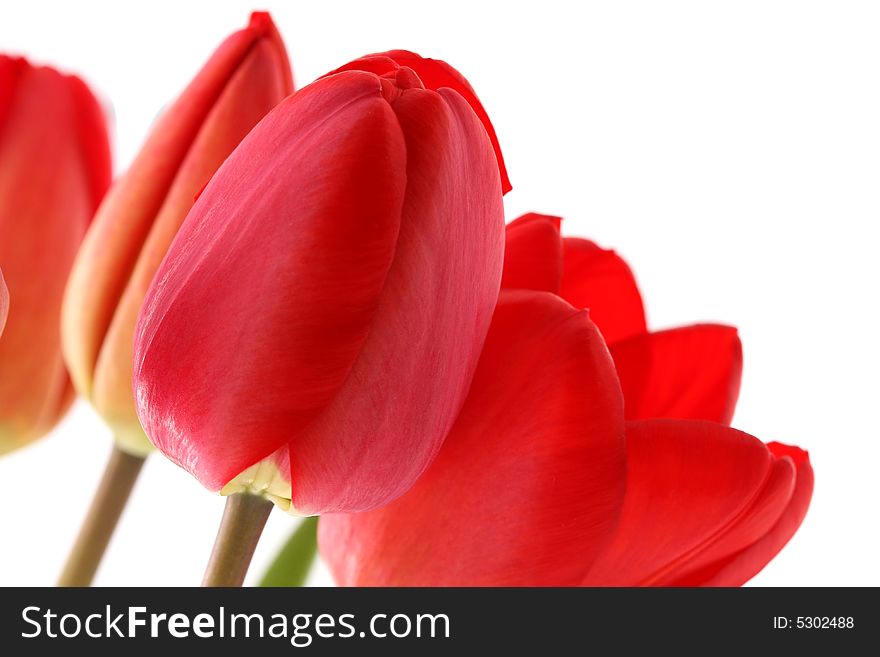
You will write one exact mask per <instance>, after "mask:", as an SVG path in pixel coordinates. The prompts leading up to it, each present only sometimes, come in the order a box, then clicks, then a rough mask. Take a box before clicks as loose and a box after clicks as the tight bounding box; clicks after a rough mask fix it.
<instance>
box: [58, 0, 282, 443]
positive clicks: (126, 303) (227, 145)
mask: <svg viewBox="0 0 880 657" xmlns="http://www.w3.org/2000/svg"><path fill="white" fill-rule="evenodd" d="M292 87H293V82H292V78H291V72H290V65H289V63H288V60H287V54H286V51H285V49H284V45H283V43H282V42H281V37H280V35H279V34H278V31H277V30H276V28H275V26H274V24H273V23H272V20H271V19H270V18H269V15H268V14H265V13H255V14H253V16H252V17H251V21H250V24H249V25H248V26H247V27H246V28H244V29H243V30H241V31H239V32H236V33H235V34H233V35H232V36H230V37H229V38H228V39H227V40H226V41H225V42H224V43H223V44H221V45H220V47H219V48H218V49H217V51H216V52H215V53H214V54H213V56H212V57H211V59H210V60H209V61H208V62H207V64H205V66H204V68H202V70H201V71H200V72H199V73H198V75H196V77H195V78H194V79H193V80H192V82H190V84H189V86H188V87H187V88H186V89H185V90H184V91H183V93H182V94H181V95H180V97H179V98H178V99H177V101H176V102H175V103H174V104H173V105H171V106H170V107H169V108H168V110H167V111H165V112H164V114H163V115H162V116H161V118H160V119H159V120H158V121H157V123H156V125H155V127H154V128H153V130H152V132H151V133H150V136H149V137H148V138H147V141H146V142H145V144H144V146H143V148H142V149H141V151H140V153H139V154H138V155H137V157H136V158H135V160H134V162H133V163H132V165H131V167H130V168H129V169H128V171H127V172H126V173H125V174H124V175H123V176H122V177H121V178H120V179H119V180H118V181H117V182H116V183H115V184H114V185H113V187H112V189H111V190H110V192H109V193H108V195H107V199H106V200H105V201H104V203H103V204H102V205H101V208H100V209H99V211H98V213H97V216H96V217H95V221H94V224H93V226H92V228H91V229H90V230H89V233H88V235H87V236H86V239H85V241H84V243H83V247H82V250H81V251H80V253H79V256H78V257H77V260H76V264H75V265H74V268H73V272H72V274H71V278H70V283H69V285H68V287H67V292H66V295H65V299H64V311H63V324H62V336H63V348H64V357H65V360H66V361H67V364H68V367H69V368H70V372H71V376H72V378H73V382H74V385H75V387H76V389H77V391H78V392H79V393H80V394H81V395H83V396H85V397H86V398H88V399H89V401H90V402H91V403H92V405H93V406H94V407H95V409H96V410H97V411H98V413H100V414H101V416H102V417H103V418H104V420H105V421H106V422H107V423H108V424H109V425H110V427H111V428H112V429H113V431H114V434H115V436H116V439H117V446H118V447H120V448H121V449H123V450H125V451H127V452H129V453H132V454H137V455H145V454H146V453H148V452H149V451H150V449H151V446H150V443H149V441H148V440H147V438H146V436H145V435H144V433H143V430H142V429H141V427H140V424H139V423H138V419H137V415H136V413H135V409H134V399H133V397H132V392H131V360H132V346H131V345H132V340H133V335H134V324H135V320H136V318H137V313H138V310H139V309H140V306H141V302H142V301H143V298H144V294H145V293H146V290H147V287H148V285H149V283H150V281H151V280H152V278H153V275H154V274H155V272H156V269H157V268H158V266H159V263H160V262H161V261H162V258H163V257H164V256H165V253H166V251H167V250H168V247H169V245H170V244H171V242H172V240H173V239H174V237H175V235H176V234H177V232H178V230H179V228H180V225H181V223H182V222H183V220H184V218H185V217H186V213H187V212H188V211H189V209H190V207H191V206H192V203H193V199H194V197H195V196H196V195H197V194H198V193H199V191H200V190H201V189H202V188H203V187H204V185H205V183H206V182H207V181H208V180H209V179H210V178H211V176H212V175H213V174H214V172H215V171H216V170H217V168H218V167H219V166H220V164H221V163H222V162H223V160H225V159H226V157H227V156H228V155H229V153H231V152H232V150H233V149H234V148H235V147H236V146H237V145H238V143H239V142H240V141H241V139H242V137H244V136H245V135H246V134H247V133H248V132H249V131H250V129H251V128H252V127H253V126H254V125H255V124H256V123H257V122H258V121H259V120H260V119H261V118H263V116H264V115H265V114H266V113H267V112H268V111H269V110H270V109H272V108H273V107H274V106H275V105H277V104H278V102H279V101H281V99H282V98H284V97H285V96H287V95H288V94H290V93H291V91H292V90H293V89H292Z"/></svg>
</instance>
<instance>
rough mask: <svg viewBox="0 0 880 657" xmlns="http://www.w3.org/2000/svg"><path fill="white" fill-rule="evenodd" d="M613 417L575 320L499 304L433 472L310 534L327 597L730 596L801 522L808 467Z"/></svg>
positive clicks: (529, 295) (672, 426) (590, 337)
mask: <svg viewBox="0 0 880 657" xmlns="http://www.w3.org/2000/svg"><path fill="white" fill-rule="evenodd" d="M622 403H623V397H622V394H621V391H620V388H619V386H618V385H617V381H616V377H615V371H614V365H613V363H612V361H611V359H610V358H609V355H608V352H607V350H606V349H605V346H604V343H603V341H602V339H601V337H600V335H599V332H598V331H597V329H596V327H595V325H593V323H592V322H591V321H590V320H589V319H588V316H587V313H586V312H577V311H575V310H574V309H572V308H571V307H570V306H568V305H567V304H565V303H564V302H563V301H562V300H560V299H559V298H557V297H553V296H552V295H549V294H547V293H544V292H529V291H523V290H520V291H507V292H503V293H502V296H501V300H500V302H499V305H498V309H497V311H496V315H495V318H494V320H493V323H492V326H491V328H490V330H489V335H488V338H487V340H486V346H485V350H484V352H483V356H482V358H481V360H480V363H479V365H478V367H477V371H476V373H475V375H474V379H473V384H472V387H471V390H470V394H469V396H468V399H467V401H466V402H465V405H464V407H463V408H462V412H461V415H460V416H459V418H458V420H457V421H456V423H455V425H454V426H453V428H452V430H451V432H450V434H449V436H448V437H447V439H446V442H445V443H444V445H443V448H442V449H441V450H440V453H439V454H438V456H437V458H436V459H435V461H434V462H433V463H432V465H431V466H430V467H429V468H428V469H427V471H426V472H425V473H424V474H423V475H422V477H421V478H420V479H419V481H418V482H417V483H416V484H415V486H413V488H412V489H411V490H410V491H409V492H408V493H406V494H405V495H404V496H402V497H401V498H400V499H398V500H396V501H394V502H392V503H391V504H389V505H387V506H385V507H383V508H381V509H376V510H373V511H370V512H367V513H360V514H330V515H327V516H324V517H323V518H322V519H321V522H320V523H319V545H320V548H321V553H322V555H323V556H324V558H325V560H326V562H327V564H328V565H329V567H330V570H331V571H332V573H333V575H334V576H335V578H336V580H337V582H338V583H340V584H342V585H368V586H370V585H372V586H389V585H403V586H413V585H416V586H423V585H424V586H435V585H469V586H472V585H492V586H525V585H528V586H545V585H546V586H550V585H556V586H577V585H610V584H614V585H648V584H653V585H695V584H716V585H738V584H741V583H743V582H744V581H745V580H747V579H748V578H749V577H750V576H751V575H753V574H754V573H756V572H757V571H758V570H760V569H761V568H762V567H763V566H764V565H765V564H766V563H767V562H768V561H769V560H770V559H771V558H772V557H773V556H774V555H775V553H776V552H777V551H778V550H779V549H780V548H781V547H782V545H784V544H785V542H786V541H787V540H788V539H789V538H790V537H791V535H792V534H793V533H794V531H795V530H796V529H797V526H798V525H799V524H800V521H801V520H802V519H803V516H804V513H805V512H806V508H807V505H808V503H809V499H810V492H811V489H812V470H811V469H810V465H809V461H808V459H807V455H806V453H805V452H802V451H800V450H798V449H796V448H786V447H783V446H778V445H774V444H771V446H770V448H769V449H768V447H767V446H765V445H763V444H762V443H761V442H760V441H758V440H757V439H755V438H752V437H751V436H748V435H747V434H744V433H741V432H739V431H736V430H734V429H730V428H728V427H726V426H723V425H721V424H715V423H710V422H706V421H695V420H668V419H661V420H648V421H639V422H625V421H624V417H623V409H622ZM624 434H625V436H626V439H625V441H624Z"/></svg>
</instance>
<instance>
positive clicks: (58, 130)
mask: <svg viewBox="0 0 880 657" xmlns="http://www.w3.org/2000/svg"><path fill="white" fill-rule="evenodd" d="M109 182H110V146H109V142H108V139H107V128H106V125H105V121H104V115H103V112H102V111H101V108H100V106H99V105H98V102H97V101H96V100H95V98H94V96H93V95H92V93H91V91H89V89H88V87H86V85H85V84H84V83H83V82H82V80H80V79H78V78H76V77H73V76H68V75H63V74H61V73H59V72H57V71H55V70H52V69H50V68H47V67H36V66H31V65H30V64H29V63H28V62H26V61H25V60H24V59H20V58H11V57H7V56H0V268H2V269H3V276H5V279H6V286H8V288H9V297H10V303H11V312H10V314H9V318H8V320H7V323H6V328H5V331H4V333H3V339H2V340H0V364H2V366H0V453H3V452H6V451H9V450H12V449H14V448H16V447H19V446H21V445H24V444H26V443H28V442H30V441H32V440H35V439H36V438H39V437H40V436H42V435H43V434H44V433H46V432H47V431H49V430H50V429H51V428H52V427H53V426H54V425H55V423H56V422H57V421H58V420H59V419H60V418H61V416H62V415H63V414H64V412H65V411H66V410H67V408H68V407H69V406H70V403H71V401H72V400H73V389H72V387H71V385H70V379H69V377H68V374H67V371H66V370H65V368H64V363H63V362H62V359H61V346H60V342H61V337H60V335H59V331H58V322H59V316H60V312H61V298H62V294H63V292H64V285H65V283H66V281H67V275H68V272H69V270H70V266H71V264H72V262H73V259H74V256H75V254H76V251H77V249H78V248H79V244H80V241H81V240H82V238H83V235H84V234H85V232H86V228H87V227H88V225H89V222H90V221H91V219H92V215H93V214H94V212H95V208H96V207H97V206H98V203H99V201H100V200H101V197H102V196H103V195H104V191H105V190H106V188H107V186H108V184H109ZM2 296H3V298H4V301H3V302H2V306H3V310H4V311H5V305H6V302H5V293H4V294H3V295H2Z"/></svg>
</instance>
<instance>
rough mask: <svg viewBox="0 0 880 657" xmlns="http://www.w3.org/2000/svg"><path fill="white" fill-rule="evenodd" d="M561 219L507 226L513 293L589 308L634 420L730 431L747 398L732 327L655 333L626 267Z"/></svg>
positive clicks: (532, 218)
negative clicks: (549, 295) (544, 295)
mask: <svg viewBox="0 0 880 657" xmlns="http://www.w3.org/2000/svg"><path fill="white" fill-rule="evenodd" d="M559 228H560V219H559V217H552V216H548V215H541V214H534V213H531V214H526V215H523V216H522V217H520V218H518V219H516V220H515V221H512V222H511V223H510V224H508V225H507V244H506V250H505V260H504V278H503V282H502V286H503V287H505V288H512V289H515V288H524V289H531V290H546V291H548V292H553V293H554V294H558V295H559V296H561V297H562V298H563V299H565V300H566V301H568V302H569V303H571V304H572V305H573V306H575V307H576V308H589V310H590V317H591V319H592V320H593V321H594V322H595V323H596V325H597V326H598V327H599V329H600V331H601V332H602V335H603V337H604V338H605V341H606V343H607V344H608V347H609V349H610V350H611V355H612V356H613V358H614V363H615V365H616V366H617V373H618V376H619V377H620V382H621V386H622V387H623V396H624V399H625V400H626V418H627V419H628V420H642V419H650V418H660V417H668V418H680V419H695V420H711V421H713V422H721V423H723V424H730V421H731V419H732V418H733V412H734V409H735V407H736V400H737V398H738V397H739V387H740V380H741V377H742V345H741V344H740V340H739V336H738V335H737V331H736V329H735V328H733V327H732V326H724V325H721V324H695V325H691V326H683V327H680V328H674V329H667V330H663V331H649V330H648V328H647V322H646V320H645V310H644V307H643V304H642V297H641V294H640V292H639V288H638V286H637V285H636V281H635V277H634V276H633V273H632V271H631V270H630V268H629V266H628V265H627V264H626V262H625V261H624V260H623V259H622V258H621V257H620V256H619V255H617V254H616V253H615V252H614V251H610V250H607V249H603V248H601V247H599V246H597V245H596V244H595V243H593V242H591V241H589V240H585V239H579V238H572V237H565V238H563V237H562V236H561V235H560V230H559Z"/></svg>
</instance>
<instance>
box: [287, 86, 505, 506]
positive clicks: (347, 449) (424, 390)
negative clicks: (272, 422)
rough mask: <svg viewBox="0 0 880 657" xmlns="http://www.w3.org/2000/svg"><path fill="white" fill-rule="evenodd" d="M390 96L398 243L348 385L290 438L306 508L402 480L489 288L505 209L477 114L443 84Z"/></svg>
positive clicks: (472, 339)
mask: <svg viewBox="0 0 880 657" xmlns="http://www.w3.org/2000/svg"><path fill="white" fill-rule="evenodd" d="M393 107H394V112H395V113H396V115H397V118H398V119H399V121H400V125H401V127H402V129H403V133H404V135H405V137H406V148H407V170H406V185H407V189H406V204H405V206H404V209H403V220H402V223H401V228H400V236H399V240H398V245H397V252H396V254H395V259H394V264H393V266H392V268H391V271H390V272H389V274H388V279H387V281H386V283H385V290H384V292H383V296H382V299H381V301H380V303H379V308H378V311H377V313H376V316H375V318H374V321H373V328H372V329H371V331H370V335H369V338H368V339H367V340H366V342H365V343H364V345H363V348H362V350H361V353H360V355H359V357H358V360H357V362H356V363H355V364H354V367H353V369H352V371H351V374H350V376H349V379H348V381H347V382H346V385H345V386H343V387H342V388H341V389H340V391H339V394H338V395H337V396H336V398H335V399H334V400H333V402H332V404H330V406H329V407H328V408H327V410H326V412H325V413H324V414H323V415H322V416H321V417H320V418H319V419H318V420H317V421H316V422H315V423H314V424H312V425H311V426H309V427H307V428H306V429H305V430H304V431H303V432H302V434H300V435H297V436H295V437H293V439H292V440H291V445H290V452H291V481H292V485H293V504H294V506H295V507H296V508H297V509H299V510H300V511H302V512H305V513H318V512H326V511H358V510H366V509H369V508H373V507H375V506H378V505H380V504H384V503H387V502H389V501H391V500H392V499H394V498H396V497H398V496H399V495H401V494H403V493H404V492H405V491H406V490H408V489H409V487H410V486H411V485H412V484H413V482H414V481H415V480H416V479H417V478H418V476H419V475H420V474H421V473H422V471H423V470H424V469H425V467H426V466H427V465H428V463H430V461H431V460H432V459H433V458H434V455H435V454H436V452H437V450H438V449H439V448H440V445H441V443H442V442H443V439H444V437H445V436H446V434H447V433H448V431H449V428H450V427H451V426H452V422H453V421H454V420H455V416H456V415H457V414H458V411H459V409H460V408H461V405H462V403H463V402H464V399H465V396H466V394H467V388H468V385H469V382H470V380H471V377H472V375H473V371H474V369H475V368H476V364H477V360H478V359H479V355H480V349H481V348H482V344H483V340H484V339H485V335H486V331H487V329H488V327H489V322H490V321H491V315H492V310H493V309H494V307H495V302H496V299H497V296H498V286H499V280H500V277H501V255H502V248H503V247H502V240H503V227H504V212H503V208H502V204H501V191H500V184H499V180H498V170H497V166H496V165H495V162H494V155H493V153H492V150H491V144H490V143H489V140H488V139H487V138H486V135H485V132H484V131H483V130H482V127H481V126H480V124H479V121H478V120H477V118H476V117H475V116H474V114H473V112H472V111H471V110H470V108H469V107H468V106H467V104H466V103H465V102H464V101H463V100H462V99H461V98H460V97H459V96H458V95H456V94H454V93H451V92H448V91H446V90H441V91H440V93H439V94H438V93H436V92H433V91H428V90H425V89H420V88H412V89H409V90H405V91H403V92H402V93H401V95H400V96H399V97H397V99H396V100H395V101H394V102H393ZM464 218H466V219H467V220H466V221H464V220H462V219H464Z"/></svg>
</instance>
